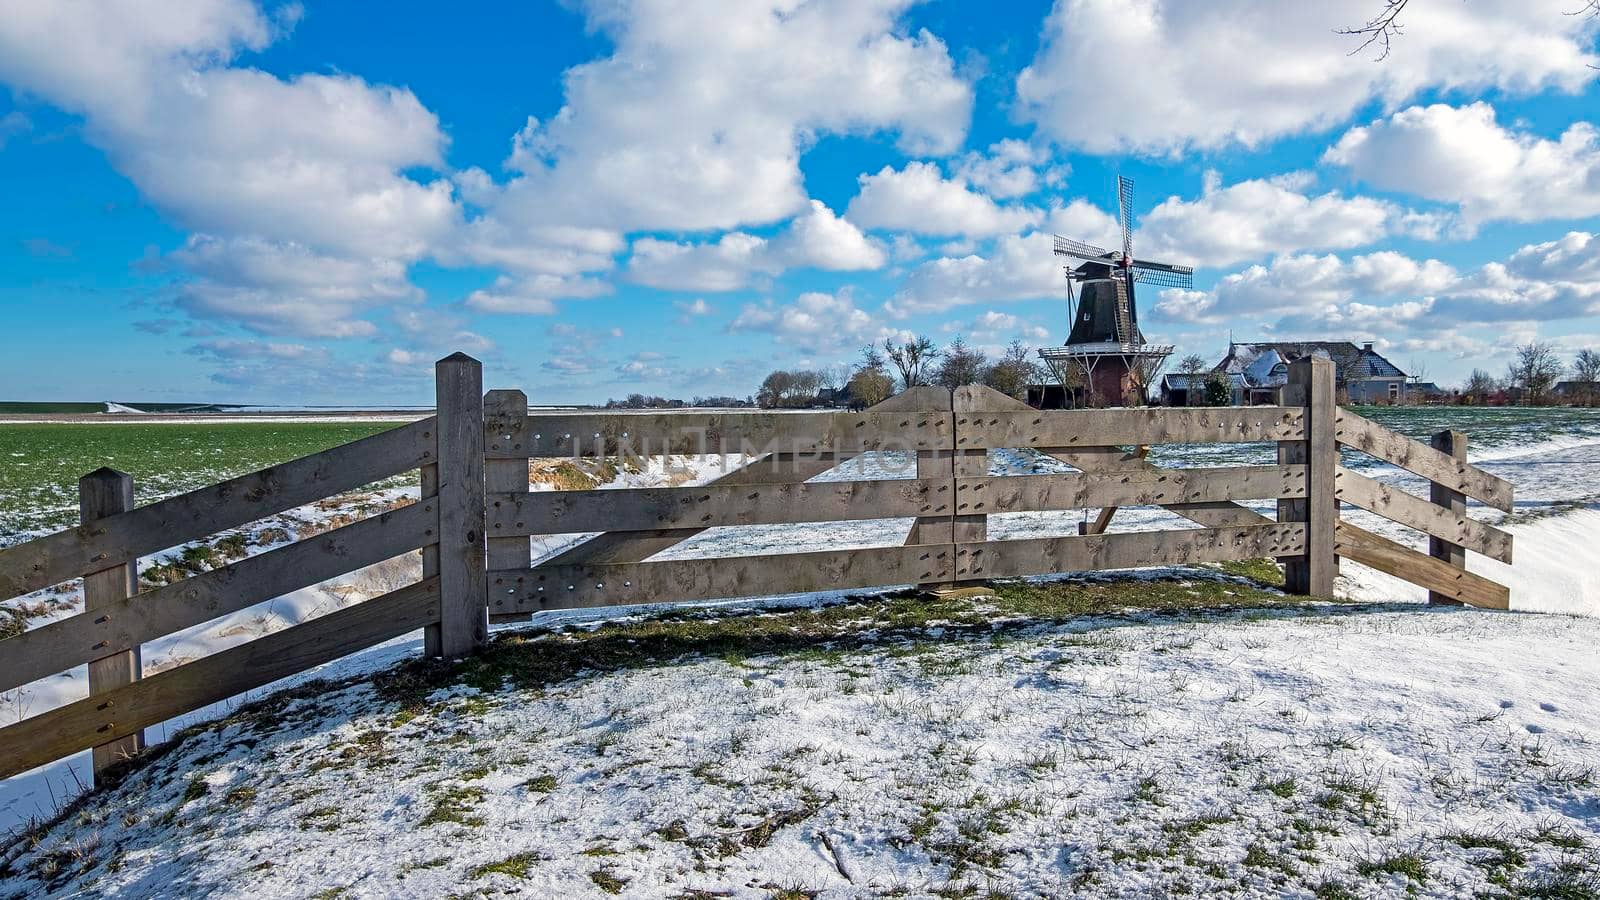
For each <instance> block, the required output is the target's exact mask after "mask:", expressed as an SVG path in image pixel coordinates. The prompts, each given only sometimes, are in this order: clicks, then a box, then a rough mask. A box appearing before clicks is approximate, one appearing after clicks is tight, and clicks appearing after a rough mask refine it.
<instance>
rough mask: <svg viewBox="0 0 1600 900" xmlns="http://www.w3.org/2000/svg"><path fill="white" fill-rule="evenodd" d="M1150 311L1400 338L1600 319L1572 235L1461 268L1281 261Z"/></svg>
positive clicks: (1592, 250) (1599, 269) (1390, 258)
mask: <svg viewBox="0 0 1600 900" xmlns="http://www.w3.org/2000/svg"><path fill="white" fill-rule="evenodd" d="M1154 311H1155V314H1156V317H1157V318H1159V319H1165V320H1167V321H1169V322H1188V323H1208V322H1210V323H1215V322H1224V321H1226V322H1237V321H1253V322H1261V323H1264V324H1265V325H1266V327H1267V328H1268V330H1269V331H1272V332H1273V333H1277V334H1298V335H1305V336H1317V335H1321V334H1330V335H1331V334H1340V335H1343V336H1345V337H1349V336H1350V335H1351V334H1353V333H1359V334H1387V335H1390V336H1395V335H1405V336H1407V339H1408V340H1411V339H1415V340H1423V339H1427V340H1435V339H1436V338H1437V336H1438V335H1439V334H1442V333H1446V332H1450V333H1458V332H1460V330H1461V329H1463V328H1469V327H1473V326H1483V327H1502V325H1501V323H1519V322H1535V321H1540V322H1543V321H1555V320H1561V319H1574V318H1583V317H1587V316H1593V315H1597V314H1600V238H1596V237H1595V236H1594V235H1592V234H1590V233H1587V232H1573V233H1571V234H1568V235H1566V236H1564V237H1563V238H1561V239H1559V240H1555V241H1548V242H1544V243H1539V244H1531V245H1528V246H1526V247H1523V248H1521V249H1519V250H1517V251H1516V252H1515V253H1513V254H1511V255H1510V257H1509V258H1507V259H1506V260H1505V261H1502V262H1491V263H1487V264H1485V265H1482V266H1479V267H1478V268H1476V269H1472V270H1468V271H1458V270H1456V269H1455V268H1452V267H1451V266H1448V265H1446V264H1444V263H1442V262H1439V261H1438V260H1421V261H1419V260H1414V259H1411V258H1409V257H1407V256H1405V255H1403V254H1400V253H1395V252H1392V251H1383V252H1378V253H1370V254H1365V255H1361V256H1355V257H1351V258H1348V259H1344V258H1340V257H1338V256H1336V255H1333V254H1328V255H1323V256H1315V255H1309V254H1300V255H1290V256H1282V257H1279V258H1277V259H1274V260H1273V261H1272V262H1271V263H1270V264H1268V265H1255V266H1250V267H1249V268H1247V269H1245V270H1243V271H1240V272H1236V273H1234V274H1231V275H1227V276H1225V277H1224V278H1223V279H1222V280H1221V281H1219V282H1218V283H1217V285H1216V287H1215V288H1214V289H1212V290H1210V291H1164V292H1162V293H1161V294H1160V299H1159V301H1158V302H1157V303H1156V304H1155V306H1154ZM1416 346H1417V347H1418V348H1423V345H1422V344H1418V345H1416Z"/></svg>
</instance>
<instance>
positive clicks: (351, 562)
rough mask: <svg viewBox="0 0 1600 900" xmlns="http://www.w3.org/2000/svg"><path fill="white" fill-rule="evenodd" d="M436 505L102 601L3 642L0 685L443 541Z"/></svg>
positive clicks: (424, 503)
mask: <svg viewBox="0 0 1600 900" xmlns="http://www.w3.org/2000/svg"><path fill="white" fill-rule="evenodd" d="M434 502H435V501H434V498H431V497H424V498H422V500H421V501H420V502H418V503H414V504H411V505H409V506H402V507H400V508H398V509H394V510H390V511H389V512H385V513H381V514H379V515H376V516H372V517H370V518H366V519H362V520H361V521H359V522H353V523H351V524H349V525H346V526H344V527H342V528H336V529H334V530H332V531H328V532H325V533H323V534H319V535H316V536H315V537H310V538H307V539H305V540H303V541H299V542H297V543H293V544H289V545H287V546H283V547H278V548H276V549H273V550H268V551H267V552H265V553H260V554H257V555H255V556H250V557H246V558H245V559H241V560H239V561H237V562H234V563H231V564H230V565H228V566H225V567H224V568H221V569H213V570H212V571H210V572H202V573H200V574H198V575H194V576H192V577H189V578H185V579H183V580H182V581H178V582H174V583H173V584H168V585H164V586H162V587H159V588H156V589H154V590H151V591H146V592H145V593H143V594H138V595H136V596H134V595H131V594H130V595H122V596H121V597H119V598H116V599H109V600H107V599H104V598H97V599H95V600H94V602H91V603H88V604H86V607H87V608H86V609H85V611H84V612H82V613H79V614H78V615H75V616H72V617H70V618H66V619H61V620H59V621H55V622H50V623H48V624H46V625H41V626H40V627H38V628H33V629H29V630H28V631H24V632H23V633H21V634H19V635H16V636H14V637H10V638H7V639H5V640H3V641H0V690H10V689H11V688H14V687H18V686H20V685H24V684H27V683H28V682H30V681H35V680H37V679H40V678H44V677H45V676H48V675H53V674H55V673H56V672H60V671H62V670H63V669H70V668H72V667H73V666H76V665H79V664H80V663H84V662H87V661H89V660H91V659H96V658H99V657H103V656H106V655H108V654H121V653H126V652H136V648H137V647H138V646H139V645H140V644H142V643H145V642H147V641H152V640H155V639H156V638H159V637H162V636H164V635H168V634H172V633H174V632H176V631H180V630H182V629H184V628H188V627H190V626H193V625H198V624H200V623H201V622H205V621H209V620H211V619H214V618H216V617H218V616H223V615H227V614H228V613H231V612H236V611H238V610H241V609H245V608H246V607H249V606H253V605H255V604H257V603H262V602H265V601H267V600H271V599H273V598H274V597H281V596H283V595H284V594H287V593H289V592H290V591H294V590H298V589H300V588H303V587H307V586H309V585H313V584H318V583H321V582H323V581H326V580H328V579H330V578H335V577H337V576H339V575H343V574H345V573H347V572H353V571H356V570H357V569H360V568H363V567H365V566H370V565H373V564H374V563H379V562H382V561H383V560H386V559H390V558H392V557H395V556H399V555H400V554H402V553H406V552H409V551H412V550H416V549H417V548H418V547H420V546H422V545H423V543H424V542H428V541H436V540H438V536H437V529H438V518H439V516H438V512H437V511H436V509H435V507H434ZM526 563H527V560H526V559H524V560H523V564H524V565H526ZM90 577H91V578H95V577H98V576H90ZM91 676H92V669H91ZM93 680H94V679H93V678H92V677H91V679H90V681H91V684H92V683H93Z"/></svg>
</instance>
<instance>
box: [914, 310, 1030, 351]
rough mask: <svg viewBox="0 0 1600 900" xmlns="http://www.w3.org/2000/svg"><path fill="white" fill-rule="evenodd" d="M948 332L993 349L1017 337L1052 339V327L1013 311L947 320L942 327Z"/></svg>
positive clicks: (990, 311)
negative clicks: (1031, 320) (1025, 318)
mask: <svg viewBox="0 0 1600 900" xmlns="http://www.w3.org/2000/svg"><path fill="white" fill-rule="evenodd" d="M940 330H941V331H944V332H945V333H947V334H961V335H965V336H966V337H967V338H969V339H970V340H971V341H972V342H973V343H974V344H977V345H980V346H983V347H986V348H989V349H993V348H996V347H1003V346H1004V345H1005V344H1008V343H1010V342H1011V341H1013V340H1016V339H1019V338H1020V339H1022V340H1023V341H1027V342H1035V343H1037V342H1039V341H1046V340H1049V339H1050V329H1048V328H1045V327H1043V326H1042V325H1039V324H1037V323H1034V322H1029V321H1026V320H1024V319H1023V318H1022V317H1021V316H1017V315H1013V314H1011V313H1006V312H999V311H998V310H993V309H991V310H988V311H987V312H984V313H981V314H979V315H978V316H977V317H976V318H974V319H971V320H970V321H965V322H960V321H957V322H946V323H945V324H944V325H942V326H941V327H940Z"/></svg>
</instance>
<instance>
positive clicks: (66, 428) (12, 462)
mask: <svg viewBox="0 0 1600 900" xmlns="http://www.w3.org/2000/svg"><path fill="white" fill-rule="evenodd" d="M393 427H395V423H384V422H333V423H329V422H293V423H254V422H251V423H227V424H216V425H209V424H116V425H66V424H55V423H49V424H46V423H39V424H33V423H29V424H23V425H0V546H5V545H9V544H13V543H16V542H18V541H20V540H26V539H27V538H28V537H29V536H31V535H36V534H39V533H41V532H47V531H55V530H57V529H61V528H65V527H68V526H70V525H74V524H76V523H77V515H78V514H77V509H78V477H79V476H80V475H83V474H84V473H86V472H91V471H93V470H95V469H97V468H99V467H101V466H111V467H112V468H114V469H120V470H121V471H124V472H127V473H129V474H130V475H132V476H133V484H134V491H135V493H136V495H137V499H138V502H140V503H150V502H152V501H155V500H159V499H161V498H162V497H167V496H171V495H172V494H176V493H182V492H183V491H187V490H193V489H194V488H198V487H203V486H205V485H207V484H210V483H212V482H215V481H220V480H222V479H225V478H231V477H233V476H235V475H242V474H244V473H246V472H253V471H255V470H256V469H261V468H265V467H266V466H270V465H274V464H276V463H280V462H284V461H286V460H290V459H294V458H296V457H300V456H305V455H307V454H310V453H316V452H317V451H319V450H326V449H327V448H329V447H333V446H336V445H338V444H343V443H347V442H349V441H353V440H356V439H357V438H362V437H366V436H367V435H369V434H376V433H377V432H379V431H385V430H387V429H390V428H393Z"/></svg>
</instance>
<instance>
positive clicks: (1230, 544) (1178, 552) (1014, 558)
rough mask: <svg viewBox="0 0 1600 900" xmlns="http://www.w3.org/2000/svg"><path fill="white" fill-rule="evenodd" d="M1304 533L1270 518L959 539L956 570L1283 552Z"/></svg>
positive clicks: (992, 572)
mask: <svg viewBox="0 0 1600 900" xmlns="http://www.w3.org/2000/svg"><path fill="white" fill-rule="evenodd" d="M1305 534H1306V526H1304V525H1302V524H1289V525H1280V524H1276V523H1271V524H1266V525H1242V526H1232V527H1228V528H1194V529H1185V530H1177V531H1135V532H1127V533H1122V534H1093V535H1076V536H1070V537H1057V538H1039V539H1030V540H1019V541H990V542H988V543H985V544H963V545H960V546H958V547H957V548H956V576H957V577H958V578H969V579H972V578H976V579H981V578H1009V577H1017V576H1025V575H1047V574H1053V573H1057V572H1094V571H1102V570H1107V569H1134V568H1143V567H1146V566H1183V565H1191V564H1193V563H1203V562H1223V561H1227V560H1238V559H1256V558H1258V557H1262V556H1284V555H1288V554H1292V553H1298V552H1302V551H1303V549H1304V547H1305Z"/></svg>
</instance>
